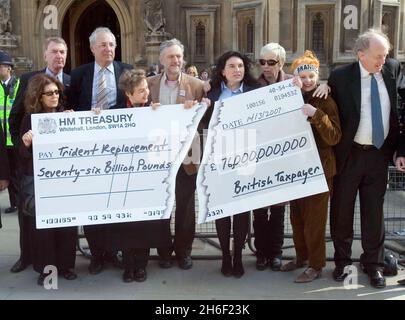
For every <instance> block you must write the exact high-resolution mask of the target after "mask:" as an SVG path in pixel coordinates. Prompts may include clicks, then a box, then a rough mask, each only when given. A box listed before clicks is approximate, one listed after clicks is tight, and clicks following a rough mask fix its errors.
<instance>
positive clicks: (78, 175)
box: [32, 104, 206, 229]
mask: <svg viewBox="0 0 405 320" xmlns="http://www.w3.org/2000/svg"><path fill="white" fill-rule="evenodd" d="M205 110H206V106H205V105H202V104H199V105H196V106H194V107H193V108H191V109H187V110H186V109H184V107H183V105H171V106H161V107H159V108H158V109H157V110H152V109H151V108H128V109H117V110H107V111H103V112H102V113H101V114H100V115H96V114H95V113H94V112H92V111H85V112H69V113H48V114H34V115H32V130H33V134H34V139H33V158H34V182H35V206H36V223H37V228H40V229H41V228H55V227H65V226H78V225H92V224H104V223H117V222H128V221H141V220H154V219H167V218H170V214H171V211H172V208H173V204H174V198H175V196H174V194H175V180H176V174H177V171H178V169H179V167H180V164H181V162H182V161H183V159H184V158H185V156H186V154H187V152H188V150H189V148H190V146H191V143H192V140H193V138H194V135H195V133H196V130H197V126H198V123H199V122H200V120H201V117H202V116H203V114H204V113H205Z"/></svg>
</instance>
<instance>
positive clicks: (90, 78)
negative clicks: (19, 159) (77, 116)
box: [67, 27, 133, 274]
mask: <svg viewBox="0 0 405 320" xmlns="http://www.w3.org/2000/svg"><path fill="white" fill-rule="evenodd" d="M89 40H90V49H91V51H92V52H93V55H94V60H95V61H94V62H91V63H88V64H85V65H83V66H80V67H78V68H77V69H75V70H73V71H72V72H71V76H72V79H71V86H70V88H69V90H68V92H67V96H68V106H69V107H70V108H72V109H73V110H75V111H86V110H91V109H110V108H112V107H114V106H116V105H125V102H126V98H125V93H124V92H123V91H122V90H120V89H119V88H118V82H119V81H118V80H119V78H120V76H121V74H122V73H123V71H124V70H125V69H133V66H131V65H129V64H125V63H122V62H119V61H114V57H115V48H116V47H117V43H116V40H115V36H114V34H113V33H112V32H111V31H110V29H108V28H104V27H100V28H97V29H96V30H94V31H93V33H92V34H91V35H90V38H89ZM108 228H109V225H108V224H106V225H91V226H85V227H84V234H85V236H86V239H87V242H88V244H89V248H90V252H91V255H92V257H91V262H90V265H89V272H90V273H91V274H98V273H100V272H101V271H102V269H103V267H104V262H107V261H109V262H112V263H113V264H114V265H116V266H118V265H119V263H118V260H117V256H116V252H111V251H109V250H107V249H106V245H107V244H108V242H109V238H108V236H106V234H107V233H108V232H106V231H107V230H108Z"/></svg>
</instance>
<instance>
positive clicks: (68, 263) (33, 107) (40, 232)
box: [19, 73, 77, 286]
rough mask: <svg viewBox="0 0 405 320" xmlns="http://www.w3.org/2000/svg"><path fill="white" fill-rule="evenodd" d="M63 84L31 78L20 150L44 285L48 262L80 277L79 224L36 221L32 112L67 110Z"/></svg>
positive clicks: (40, 76) (64, 274)
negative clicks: (41, 225)
mask: <svg viewBox="0 0 405 320" xmlns="http://www.w3.org/2000/svg"><path fill="white" fill-rule="evenodd" d="M62 92H63V85H62V84H61V83H60V82H59V81H58V80H57V79H56V78H54V77H51V76H49V75H47V74H43V73H41V74H38V75H36V76H34V77H32V78H31V80H30V82H29V84H28V88H27V91H26V96H25V110H26V115H25V117H24V119H23V121H22V125H21V130H20V132H21V134H20V135H21V139H22V142H23V143H22V144H21V145H20V149H19V154H20V159H21V164H22V165H21V167H22V170H23V180H22V185H23V188H22V197H23V198H24V199H23V203H24V208H23V209H24V214H26V215H28V216H29V221H30V222H29V226H28V227H29V229H30V235H31V246H32V249H31V252H32V265H33V268H34V270H35V271H36V272H38V273H39V274H40V275H39V277H38V281H37V283H38V285H41V286H42V285H43V284H44V280H45V278H46V276H47V275H48V273H45V272H44V269H45V267H46V266H48V265H52V266H56V268H57V270H58V274H59V275H61V276H62V277H64V278H65V279H67V280H74V279H76V278H77V276H76V274H75V273H74V272H72V271H71V270H70V269H72V268H74V266H75V260H76V240H77V227H64V228H54V229H37V228H36V223H35V205H34V203H35V200H34V197H35V195H34V177H33V175H34V168H33V156H32V141H33V139H35V137H34V136H33V133H32V130H31V115H32V114H34V113H50V112H61V111H63V98H62Z"/></svg>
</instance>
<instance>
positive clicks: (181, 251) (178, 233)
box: [147, 39, 204, 270]
mask: <svg viewBox="0 0 405 320" xmlns="http://www.w3.org/2000/svg"><path fill="white" fill-rule="evenodd" d="M159 51H160V56H159V61H160V64H161V65H162V66H163V67H164V71H163V72H162V73H161V74H158V75H156V76H154V77H149V78H147V81H148V85H149V89H150V97H151V99H152V102H159V103H160V104H162V105H168V104H185V103H187V104H190V103H191V104H192V103H196V102H197V101H201V100H202V98H203V94H204V91H203V82H202V81H201V80H199V79H197V78H194V77H191V76H189V75H187V74H185V73H183V72H182V67H183V66H184V60H183V57H184V46H183V45H182V44H181V42H180V41H179V40H177V39H171V40H167V41H164V42H162V43H161V45H160V49H159ZM195 141H196V140H195ZM194 146H196V147H197V149H199V142H198V143H197V144H194ZM192 149H193V150H196V148H192ZM192 157H193V158H198V159H193V160H194V161H195V162H196V163H198V162H199V160H200V159H199V155H195V154H194V155H192ZM186 159H187V161H184V162H183V164H182V165H181V166H180V169H179V171H178V173H177V177H176V213H175V217H176V220H175V236H174V243H173V248H171V247H167V248H158V253H159V256H160V261H159V266H160V267H162V268H170V267H171V265H172V263H171V254H172V251H173V250H174V252H175V253H176V258H177V261H178V264H179V267H180V268H181V269H184V270H187V269H190V268H191V267H192V265H193V264H192V260H191V257H190V254H191V249H192V244H193V240H194V236H195V206H194V192H195V189H196V178H197V165H196V164H195V163H193V162H192V161H189V160H190V158H188V157H186ZM169 223H170V220H169V221H168V228H170V225H169Z"/></svg>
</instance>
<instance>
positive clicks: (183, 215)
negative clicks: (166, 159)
mask: <svg viewBox="0 0 405 320" xmlns="http://www.w3.org/2000/svg"><path fill="white" fill-rule="evenodd" d="M196 179H197V174H193V175H188V174H187V173H186V172H185V171H184V168H183V166H182V165H181V166H180V169H179V171H178V173H177V176H176V191H175V193H176V212H175V224H174V229H175V230H174V232H175V233H174V241H173V247H172V248H170V247H166V248H158V253H159V255H160V256H162V257H167V256H168V255H171V253H172V251H173V250H174V252H175V253H176V257H177V258H184V257H186V256H189V255H190V254H191V249H192V245H193V241H194V236H195V199H194V193H195V189H196ZM168 228H170V219H169V220H168Z"/></svg>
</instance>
